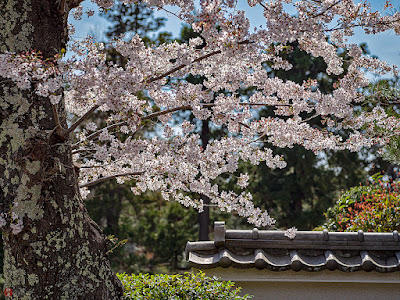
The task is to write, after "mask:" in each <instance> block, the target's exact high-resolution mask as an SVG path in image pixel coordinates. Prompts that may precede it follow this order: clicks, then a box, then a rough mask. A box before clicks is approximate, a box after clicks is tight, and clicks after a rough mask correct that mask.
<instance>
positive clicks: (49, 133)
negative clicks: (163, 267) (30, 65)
mask: <svg viewBox="0 0 400 300" xmlns="http://www.w3.org/2000/svg"><path fill="white" fill-rule="evenodd" d="M65 32H66V15H60V14H59V12H58V1H56V0H51V1H49V0H6V1H3V2H2V3H0V53H1V52H5V51H8V52H14V53H17V54H18V53H20V52H22V51H29V50H31V49H36V50H38V51H41V53H42V54H43V56H44V58H48V57H51V56H53V55H55V54H56V53H57V52H59V51H60V50H61V49H62V48H63V47H64V46H65V43H66V35H65ZM43 37H46V38H43ZM58 114H59V116H60V122H61V123H62V126H64V127H66V126H67V124H66V112H65V111H64V109H63V105H60V106H59V107H58ZM55 127H56V122H55V120H54V115H53V108H52V106H51V103H50V101H49V99H48V98H43V97H39V96H38V95H36V94H35V93H33V91H30V90H25V91H21V90H19V89H18V88H17V87H16V85H15V84H14V83H13V82H11V81H10V80H7V79H4V78H1V84H0V173H1V174H4V176H3V177H2V178H1V179H0V209H1V211H0V213H4V216H6V220H7V224H6V225H5V226H3V227H2V231H3V241H4V251H5V259H4V274H5V288H7V287H9V288H12V289H13V299H119V298H121V296H122V285H121V283H120V282H119V280H118V279H117V278H116V276H115V274H113V272H112V271H111V268H110V264H109V261H108V257H107V254H106V252H107V239H106V238H105V236H104V235H103V234H102V232H101V231H100V229H99V228H98V226H97V225H96V224H95V223H94V222H93V221H92V220H91V219H90V218H89V216H88V214H87V211H86V209H85V207H84V204H83V201H82V199H81V197H80V195H79V189H78V184H77V174H75V169H74V166H73V163H72V155H71V147H70V142H69V141H68V139H62V138H60V137H59V136H58V135H57V133H56V131H55V130H54V129H55ZM12 212H13V213H14V216H15V214H16V215H17V217H18V219H21V220H23V226H24V227H23V229H22V231H21V232H18V233H16V234H15V233H13V232H12V230H11V228H10V222H15V220H13V217H12V216H13V215H12V214H11V213H12Z"/></svg>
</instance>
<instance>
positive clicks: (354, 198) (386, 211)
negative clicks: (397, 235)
mask: <svg viewBox="0 0 400 300" xmlns="http://www.w3.org/2000/svg"><path fill="white" fill-rule="evenodd" d="M381 178H382V176H381V175H379V174H375V175H374V176H373V177H372V179H373V182H372V183H371V184H370V185H367V186H357V187H352V188H351V189H350V190H349V191H347V192H345V193H343V194H342V196H341V197H340V198H339V200H338V201H337V202H336V204H335V205H334V206H333V207H331V208H329V209H328V211H327V212H326V214H325V215H326V218H327V221H326V223H325V224H324V225H323V226H322V228H321V229H323V228H327V229H328V230H330V231H358V230H363V231H375V232H391V231H393V230H400V183H399V182H388V181H386V182H385V181H382V180H381Z"/></svg>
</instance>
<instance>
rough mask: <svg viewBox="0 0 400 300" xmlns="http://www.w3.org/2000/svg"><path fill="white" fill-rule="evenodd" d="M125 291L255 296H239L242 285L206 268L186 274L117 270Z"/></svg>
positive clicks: (185, 299)
mask: <svg viewBox="0 0 400 300" xmlns="http://www.w3.org/2000/svg"><path fill="white" fill-rule="evenodd" d="M117 276H118V278H119V279H120V280H121V282H122V284H123V286H124V289H125V293H124V297H125V298H124V299H126V300H127V299H129V300H130V299H135V300H136V299H151V300H153V299H154V300H164V299H165V300H167V299H168V300H181V299H182V300H190V299H192V300H197V299H207V300H242V299H243V300H244V299H251V297H252V296H249V295H245V296H239V292H240V288H238V287H235V286H234V283H233V282H231V281H218V278H216V277H213V278H210V277H207V276H205V274H204V273H203V272H199V273H197V274H192V273H185V274H184V275H166V274H157V275H149V274H139V275H127V274H125V273H123V274H117Z"/></svg>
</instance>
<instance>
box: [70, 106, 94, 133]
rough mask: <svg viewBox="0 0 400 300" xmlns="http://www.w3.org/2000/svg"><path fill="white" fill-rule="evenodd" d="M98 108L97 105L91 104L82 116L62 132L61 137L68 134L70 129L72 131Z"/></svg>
mask: <svg viewBox="0 0 400 300" xmlns="http://www.w3.org/2000/svg"><path fill="white" fill-rule="evenodd" d="M98 108H99V105H97V104H96V105H95V106H93V107H92V108H91V109H90V110H88V111H87V112H86V113H85V114H84V115H83V116H82V117H80V118H79V119H78V120H77V121H76V122H75V123H74V124H72V126H71V127H70V128H68V129H67V130H65V131H64V132H63V137H66V136H67V135H69V134H70V133H71V132H72V131H74V130H75V129H76V128H77V127H78V126H79V125H80V124H81V123H82V122H83V121H85V120H86V119H87V118H88V117H89V116H90V115H91V114H92V113H93V112H94V111H95V110H96V109H98Z"/></svg>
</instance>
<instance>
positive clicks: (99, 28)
mask: <svg viewBox="0 0 400 300" xmlns="http://www.w3.org/2000/svg"><path fill="white" fill-rule="evenodd" d="M397 1H398V0H395V1H392V2H393V3H396V2H397ZM246 2H247V1H245V0H238V3H239V5H238V8H239V9H245V10H246V12H247V15H248V17H249V18H250V20H251V25H252V27H255V26H260V25H262V24H263V22H264V17H263V16H262V10H261V9H260V8H259V7H255V8H249V7H248V6H247V5H246ZM370 2H371V3H372V6H373V8H374V9H377V10H380V9H381V8H382V5H383V4H384V2H385V1H383V0H372V1H371V0H370ZM83 4H84V11H85V9H86V8H90V9H93V10H95V11H96V13H95V15H94V16H93V17H90V18H87V17H85V16H86V14H84V16H83V18H82V20H80V21H75V20H74V19H73V18H72V17H70V23H72V24H73V25H74V26H75V29H76V34H75V35H74V36H73V37H74V38H75V39H81V38H84V37H86V36H87V35H88V34H90V35H92V36H94V37H95V38H96V40H97V41H105V40H106V38H105V35H104V32H105V31H106V30H107V27H108V26H109V25H110V23H108V21H107V20H106V19H104V18H102V17H100V16H99V15H98V11H99V10H98V8H97V6H96V5H95V4H93V3H91V1H89V0H86V1H84V2H83ZM398 5H399V7H398V9H400V4H398ZM170 9H171V11H176V9H175V8H170ZM155 13H156V15H157V16H163V17H166V18H167V19H168V21H167V24H166V26H165V27H164V28H163V29H162V30H163V31H169V32H172V33H173V34H174V36H178V35H179V32H180V29H181V26H182V24H181V22H180V20H178V19H177V18H176V17H175V16H173V15H172V14H168V13H167V12H165V11H156V12H155ZM349 41H350V42H352V43H357V44H360V43H363V42H366V43H367V44H368V47H369V50H370V52H371V54H373V55H376V56H378V57H379V58H380V59H381V60H384V61H386V62H387V63H389V64H396V65H398V66H400V36H396V35H395V34H394V32H388V33H382V34H378V35H366V34H364V33H363V31H362V30H356V34H355V36H353V37H351V38H350V39H349Z"/></svg>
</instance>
